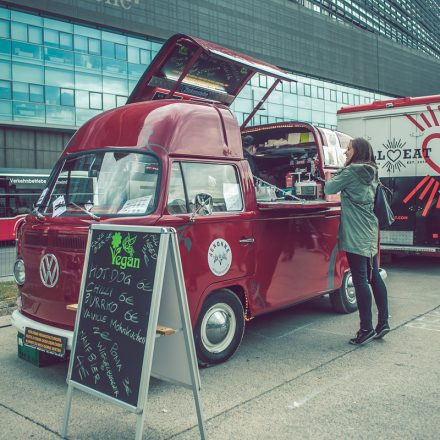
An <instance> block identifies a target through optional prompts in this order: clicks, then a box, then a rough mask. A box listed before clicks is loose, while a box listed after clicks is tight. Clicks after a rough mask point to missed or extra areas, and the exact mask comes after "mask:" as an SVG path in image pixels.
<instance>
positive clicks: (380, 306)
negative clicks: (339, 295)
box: [346, 252, 388, 330]
mask: <svg viewBox="0 0 440 440" xmlns="http://www.w3.org/2000/svg"><path fill="white" fill-rule="evenodd" d="M346 255H347V260H348V264H349V266H350V270H351V276H352V278H353V285H354V288H355V291H356V300H357V305H358V310H359V317H360V321H361V323H360V324H361V325H360V328H361V329H362V330H371V329H372V328H373V322H372V316H371V304H372V300H371V290H372V291H373V295H374V300H375V301H376V306H377V310H378V324H384V323H386V322H388V295H387V288H386V287H385V283H384V282H383V280H382V278H381V276H380V274H379V267H378V265H377V255H375V256H374V257H373V258H368V257H364V256H363V255H358V254H352V253H350V252H346ZM370 286H371V290H370Z"/></svg>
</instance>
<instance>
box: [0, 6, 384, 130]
mask: <svg viewBox="0 0 440 440" xmlns="http://www.w3.org/2000/svg"><path fill="white" fill-rule="evenodd" d="M160 47H161V43H160V42H159V41H157V40H154V41H153V40H152V39H148V38H141V37H139V36H134V35H129V34H126V33H116V32H114V31H110V30H108V29H104V28H99V27H92V26H85V25H83V24H79V23H77V22H74V21H67V20H66V21H64V20H59V19H54V18H51V17H48V16H43V15H37V14H33V13H29V12H23V11H20V10H15V9H8V8H6V7H0V120H1V121H3V122H8V121H9V122H11V123H13V124H17V125H26V124H29V125H31V126H44V127H53V128H57V127H63V128H70V129H72V130H74V129H76V128H77V127H79V126H80V125H82V124H83V123H84V122H85V121H87V120H88V119H90V118H91V117H93V116H95V115H97V114H99V113H100V112H102V111H104V110H108V109H111V108H114V107H117V106H120V105H123V104H125V101H126V99H127V97H128V95H129V94H130V92H131V91H132V89H133V87H134V86H135V85H136V83H137V81H138V79H139V77H140V76H141V75H142V73H143V72H144V71H145V69H146V68H147V66H148V65H149V63H150V62H151V60H152V59H153V58H154V56H155V55H156V54H157V52H158V51H159V49H160ZM294 76H295V78H296V80H297V82H296V83H295V82H292V83H290V84H287V83H284V84H281V85H280V86H279V87H278V89H277V90H275V91H274V92H273V93H272V95H271V96H270V97H269V99H268V101H267V102H266V103H265V105H264V108H263V109H262V110H260V111H259V112H258V113H257V115H256V116H255V117H254V119H253V121H252V124H265V123H272V122H281V121H285V120H296V121H304V122H311V123H313V124H316V125H319V126H323V127H328V128H334V127H335V126H336V111H337V109H338V108H340V107H341V106H343V105H351V104H360V103H367V102H370V101H373V100H377V99H385V98H387V97H388V96H385V95H381V94H376V93H374V92H371V91H366V90H360V89H356V88H353V87H347V86H345V85H342V84H337V83H334V82H328V81H323V80H319V79H316V78H311V77H306V76H302V75H294ZM269 86H270V84H268V80H267V78H266V77H265V76H259V75H257V76H255V77H254V78H253V79H252V81H251V83H250V84H248V85H247V86H246V87H245V88H244V89H243V91H242V92H241V94H240V96H239V97H238V98H237V99H236V101H235V102H234V104H233V106H232V110H233V111H234V113H235V115H236V117H237V119H238V122H239V123H241V122H242V121H243V120H244V119H245V118H246V116H247V115H248V114H249V113H250V111H251V110H252V108H253V107H254V106H255V104H256V103H258V101H259V100H260V99H261V97H262V96H263V95H264V93H265V91H266V90H267V88H268V87H269Z"/></svg>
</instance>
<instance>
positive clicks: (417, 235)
mask: <svg viewBox="0 0 440 440" xmlns="http://www.w3.org/2000/svg"><path fill="white" fill-rule="evenodd" d="M439 121H440V95H436V96H422V97H418V98H399V99H391V100H387V101H377V102H374V103H372V104H369V105H357V106H351V107H344V108H342V109H341V110H339V111H338V129H340V130H342V131H343V132H345V133H347V134H349V135H351V136H353V137H358V136H362V137H365V138H366V139H368V140H369V141H370V142H371V145H372V146H373V149H374V151H375V158H376V162H377V164H378V165H379V177H380V178H381V181H382V182H383V184H384V185H385V186H387V187H389V188H390V189H391V190H392V193H393V197H392V209H393V211H394V213H395V216H396V221H395V222H394V224H393V225H392V226H391V227H389V228H387V229H386V230H384V231H381V246H380V247H381V250H382V251H383V252H384V253H390V254H402V253H403V254H420V255H430V256H438V257H440V190H439V189H440V123H439Z"/></svg>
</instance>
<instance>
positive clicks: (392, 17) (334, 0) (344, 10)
mask: <svg viewBox="0 0 440 440" xmlns="http://www.w3.org/2000/svg"><path fill="white" fill-rule="evenodd" d="M290 1H293V2H295V3H299V4H300V5H303V6H305V7H307V8H309V9H311V10H313V11H316V12H319V13H321V14H323V15H326V16H329V17H331V18H333V19H335V20H337V21H340V22H343V23H348V24H351V25H354V26H357V27H360V28H362V29H366V30H368V31H370V32H374V33H378V34H380V35H383V36H385V37H386V38H389V39H390V40H393V41H395V42H397V43H399V44H402V45H403V46H406V47H409V48H412V49H416V50H419V51H421V52H424V53H426V54H427V55H429V56H433V57H435V58H437V59H440V26H439V23H440V2H439V1H438V0H423V1H414V0H393V1H388V0H362V1H355V0H290Z"/></svg>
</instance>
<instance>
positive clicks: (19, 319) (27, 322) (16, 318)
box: [11, 310, 73, 350]
mask: <svg viewBox="0 0 440 440" xmlns="http://www.w3.org/2000/svg"><path fill="white" fill-rule="evenodd" d="M11 324H12V325H13V326H14V327H15V328H16V329H17V331H18V332H19V333H22V334H24V331H25V328H26V327H28V328H32V329H34V330H40V331H42V332H46V333H50V334H52V335H56V336H63V337H65V338H67V347H66V349H67V350H72V341H73V331H70V330H64V329H62V328H58V327H53V326H51V325H46V324H42V323H41V322H38V321H34V320H32V319H29V318H27V317H26V316H24V315H22V314H21V313H20V312H19V311H18V310H14V312H13V313H12V316H11Z"/></svg>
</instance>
